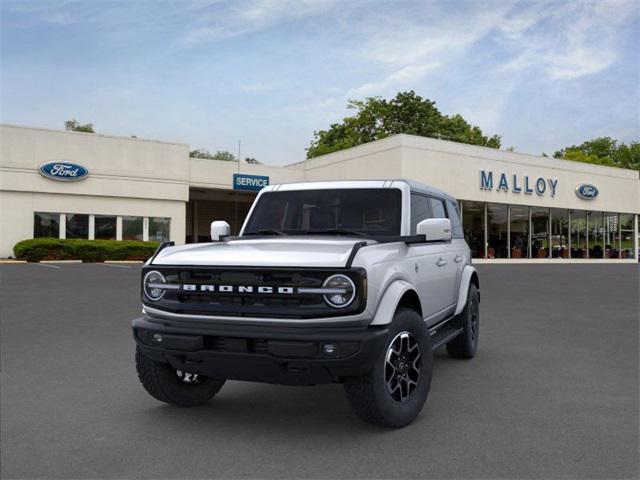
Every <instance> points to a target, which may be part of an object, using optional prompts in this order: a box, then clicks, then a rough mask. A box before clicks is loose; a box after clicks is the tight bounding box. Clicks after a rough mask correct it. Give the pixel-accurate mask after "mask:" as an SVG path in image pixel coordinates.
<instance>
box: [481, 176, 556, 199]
mask: <svg viewBox="0 0 640 480" xmlns="http://www.w3.org/2000/svg"><path fill="white" fill-rule="evenodd" d="M495 183H496V184H497V186H496V191H497V192H512V193H525V194H527V195H531V194H532V193H534V192H535V193H536V195H539V196H543V195H544V194H545V193H547V192H548V193H549V195H550V196H552V197H555V196H556V191H557V189H558V180H557V179H556V178H544V177H538V178H535V177H529V175H516V174H513V175H509V174H507V173H504V172H500V175H497V174H496V178H495ZM493 186H494V177H493V172H491V171H486V170H480V189H481V190H493Z"/></svg>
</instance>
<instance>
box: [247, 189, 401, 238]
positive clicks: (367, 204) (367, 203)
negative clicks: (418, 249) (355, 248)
mask: <svg viewBox="0 0 640 480" xmlns="http://www.w3.org/2000/svg"><path fill="white" fill-rule="evenodd" d="M401 203H402V193H401V192H400V190H398V189H395V188H394V189H391V188H385V189H382V188H354V189H339V190H297V191H286V192H269V193H265V194H263V195H262V196H261V197H260V200H259V201H258V204H257V205H256V206H255V208H254V209H253V213H252V214H251V217H250V218H249V220H248V222H247V226H246V228H245V230H244V235H311V234H327V235H355V236H363V237H366V236H372V237H373V236H394V235H400V219H401V211H402V206H401Z"/></svg>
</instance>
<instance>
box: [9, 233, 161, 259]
mask: <svg viewBox="0 0 640 480" xmlns="http://www.w3.org/2000/svg"><path fill="white" fill-rule="evenodd" d="M158 245H159V243H158V242H140V241H138V240H123V241H116V240H80V239H67V240H61V239H59V238H33V239H30V240H22V241H21V242H18V243H16V245H15V246H14V247H13V254H14V255H15V257H16V258H17V259H19V260H27V261H29V262H39V261H40V260H82V261H83V262H104V261H105V260H142V261H146V260H147V259H148V258H149V257H151V255H153V252H155V251H156V248H158Z"/></svg>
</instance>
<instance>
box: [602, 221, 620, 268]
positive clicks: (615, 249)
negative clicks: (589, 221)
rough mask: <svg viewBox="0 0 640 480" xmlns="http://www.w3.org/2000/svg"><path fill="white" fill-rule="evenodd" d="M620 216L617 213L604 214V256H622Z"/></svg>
mask: <svg viewBox="0 0 640 480" xmlns="http://www.w3.org/2000/svg"><path fill="white" fill-rule="evenodd" d="M619 229H620V218H619V217H618V214H617V213H605V214H604V230H603V232H604V258H620V230H619Z"/></svg>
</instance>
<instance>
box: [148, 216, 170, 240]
mask: <svg viewBox="0 0 640 480" xmlns="http://www.w3.org/2000/svg"><path fill="white" fill-rule="evenodd" d="M170 224H171V219H170V218H163V217H151V218H149V240H152V241H153V240H155V241H158V242H166V241H168V240H169V226H170Z"/></svg>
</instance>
